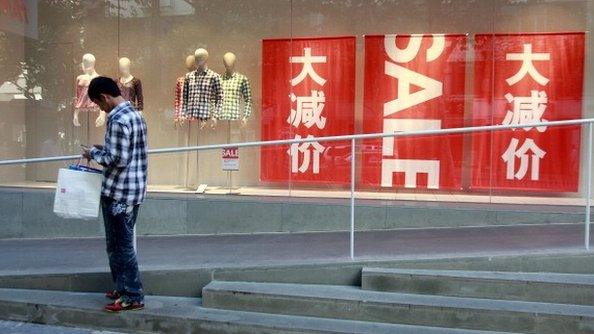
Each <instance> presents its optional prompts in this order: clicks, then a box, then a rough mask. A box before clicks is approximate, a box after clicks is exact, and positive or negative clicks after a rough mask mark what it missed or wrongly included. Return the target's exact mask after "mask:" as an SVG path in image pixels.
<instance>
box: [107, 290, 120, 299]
mask: <svg viewBox="0 0 594 334" xmlns="http://www.w3.org/2000/svg"><path fill="white" fill-rule="evenodd" d="M120 297H121V295H120V293H119V292H118V291H117V290H111V291H107V292H106V293H105V298H108V299H111V300H116V299H119V298H120Z"/></svg>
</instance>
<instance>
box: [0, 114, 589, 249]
mask: <svg viewBox="0 0 594 334" xmlns="http://www.w3.org/2000/svg"><path fill="white" fill-rule="evenodd" d="M583 124H588V135H587V137H586V138H587V140H588V157H587V161H586V165H587V167H586V168H587V171H586V182H587V185H588V186H587V190H586V194H587V195H586V210H585V211H586V212H585V214H586V217H585V221H584V225H585V236H584V244H585V247H586V250H590V212H591V211H590V207H591V204H592V203H591V202H592V136H593V135H592V133H593V131H594V130H593V129H594V118H586V119H574V120H564V121H551V122H538V123H530V124H521V125H519V124H518V125H487V126H473V127H464V128H450V129H438V130H419V131H399V132H392V133H367V134H358V135H342V136H327V137H312V138H300V139H286V140H270V141H256V142H243V143H230V144H216V145H201V146H186V147H170V148H158V149H152V150H149V151H148V153H149V154H165V153H180V152H191V151H205V150H215V149H224V148H231V147H237V148H242V147H259V146H260V147H261V146H274V145H290V144H301V143H311V142H329V141H350V142H351V155H352V159H351V202H350V208H351V212H350V216H351V230H350V256H351V259H354V258H355V167H356V162H355V161H356V155H355V153H356V151H355V146H356V141H357V140H361V139H377V138H387V137H408V136H432V135H445V134H461V133H470V132H479V131H499V130H508V129H521V128H535V127H542V126H546V127H549V126H550V127H553V126H564V125H565V126H566V125H583ZM79 158H80V155H67V156H56V157H42V158H29V159H13V160H2V161H0V166H5V165H16V164H25V163H40V162H51V161H63V160H75V159H79Z"/></svg>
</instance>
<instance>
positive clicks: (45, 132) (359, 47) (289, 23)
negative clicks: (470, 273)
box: [0, 0, 594, 198]
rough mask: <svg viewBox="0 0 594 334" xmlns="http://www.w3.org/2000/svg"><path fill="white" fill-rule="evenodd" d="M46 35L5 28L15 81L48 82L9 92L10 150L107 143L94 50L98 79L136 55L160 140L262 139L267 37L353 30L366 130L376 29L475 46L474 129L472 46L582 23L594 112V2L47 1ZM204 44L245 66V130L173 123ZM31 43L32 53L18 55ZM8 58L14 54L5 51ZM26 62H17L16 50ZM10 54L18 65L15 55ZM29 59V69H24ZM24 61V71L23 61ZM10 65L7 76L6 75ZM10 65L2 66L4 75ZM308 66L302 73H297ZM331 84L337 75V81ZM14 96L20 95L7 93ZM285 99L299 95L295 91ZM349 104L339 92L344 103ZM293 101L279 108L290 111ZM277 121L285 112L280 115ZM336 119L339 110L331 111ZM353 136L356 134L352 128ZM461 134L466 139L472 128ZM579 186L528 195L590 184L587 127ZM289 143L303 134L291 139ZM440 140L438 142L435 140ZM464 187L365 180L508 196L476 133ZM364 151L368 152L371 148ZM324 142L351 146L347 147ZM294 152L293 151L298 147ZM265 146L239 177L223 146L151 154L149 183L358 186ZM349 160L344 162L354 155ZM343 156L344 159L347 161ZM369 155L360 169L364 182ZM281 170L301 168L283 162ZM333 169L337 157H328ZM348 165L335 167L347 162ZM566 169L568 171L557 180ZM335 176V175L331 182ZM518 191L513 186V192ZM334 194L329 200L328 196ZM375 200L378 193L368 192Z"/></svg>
mask: <svg viewBox="0 0 594 334" xmlns="http://www.w3.org/2000/svg"><path fill="white" fill-rule="evenodd" d="M37 10H38V16H37V20H38V36H37V38H31V37H28V36H19V35H18V34H15V33H14V32H1V31H0V37H2V39H1V40H0V41H1V42H2V43H4V44H5V45H7V48H5V47H4V45H3V48H2V49H3V51H0V52H3V53H5V54H7V51H6V50H7V49H10V50H17V51H15V52H14V53H12V54H7V56H10V57H11V58H6V57H4V58H0V63H2V64H0V65H1V66H2V68H4V69H6V70H5V72H6V73H7V74H8V73H11V75H7V77H5V76H4V75H3V76H2V78H1V79H2V80H4V81H16V79H15V77H16V76H18V75H19V74H20V73H22V70H23V69H27V70H28V73H27V75H26V76H25V77H26V78H27V87H28V88H34V87H40V88H41V90H42V93H41V96H42V98H41V99H39V100H34V99H32V98H29V100H27V101H25V100H15V99H8V100H7V101H5V100H6V99H5V100H0V108H2V113H3V114H5V115H8V116H6V117H2V121H0V128H1V129H2V131H1V133H0V143H1V145H2V146H1V147H0V153H1V156H0V159H12V158H21V157H38V156H50V155H65V154H76V153H77V152H79V147H80V145H81V144H85V145H89V144H94V143H100V142H101V141H102V136H103V133H104V131H105V128H104V127H95V118H96V117H97V115H98V114H97V113H84V114H81V117H80V123H81V126H80V127H77V126H74V125H73V123H72V116H73V108H72V101H73V98H74V96H75V79H76V77H77V76H78V75H80V74H81V73H82V72H81V69H80V62H81V58H82V56H83V54H85V53H91V54H93V55H94V56H95V58H96V70H97V72H98V73H99V74H101V75H107V76H110V77H113V78H117V77H118V59H119V58H121V57H127V58H129V59H130V60H131V62H132V74H133V75H134V76H135V77H137V78H139V79H140V80H141V81H142V87H143V94H144V105H145V107H144V110H143V114H144V116H145V118H146V121H147V124H148V129H149V143H150V147H151V148H162V147H177V146H187V145H208V144H221V143H234V142H245V141H259V140H261V139H262V127H263V126H264V125H266V124H267V122H269V119H264V120H263V118H262V113H263V106H262V100H263V81H264V79H263V64H264V63H265V62H266V61H267V59H263V49H262V48H263V40H271V39H289V40H291V39H295V40H298V39H301V38H316V37H338V36H353V37H355V38H356V44H355V45H356V46H355V52H356V53H355V59H356V60H355V64H354V65H355V78H354V79H353V81H354V82H352V83H351V84H352V85H353V86H354V91H355V95H354V111H351V110H349V108H345V110H346V111H345V112H353V113H354V124H353V129H354V131H355V133H363V132H365V131H364V130H365V124H364V117H363V115H364V99H365V96H364V91H365V87H364V81H365V80H364V78H365V36H371V35H385V34H465V35H467V45H468V48H467V50H465V51H466V53H465V55H466V66H465V80H464V87H465V88H464V94H463V96H460V97H459V98H460V99H463V102H464V104H463V105H464V112H463V120H462V121H463V125H464V126H471V125H472V124H473V123H472V121H473V101H474V98H475V85H474V82H475V73H474V63H473V60H474V52H473V48H472V46H473V41H474V37H475V35H477V34H498V33H505V34H507V33H550V32H555V33H557V32H585V54H584V63H585V68H584V74H583V77H584V89H583V104H582V117H583V118H591V117H594V56H593V53H592V52H591V50H593V48H594V37H593V36H592V33H591V32H590V31H591V30H592V27H593V23H594V1H591V0H583V1H563V0H559V1H544V0H541V1H539V0H524V1H516V0H484V1H483V0H481V1H477V0H459V1H458V0H452V1H441V0H439V1H438V0H420V1H396V0H392V1H391V0H374V1H371V0H345V1H333V0H250V1H245V0H222V1H207V0H202V1H201V0H194V1H188V2H186V1H176V0H171V1H156V0H153V1H150V0H136V1H123V0H120V1H115V0H111V1H74V2H68V4H64V3H63V2H59V1H58V2H56V1H39V4H38V8H37ZM198 48H205V49H207V50H208V52H209V54H210V57H209V60H208V66H209V68H210V69H212V70H213V71H215V72H217V73H223V72H224V71H225V68H224V66H223V55H224V54H225V53H226V52H233V53H234V54H235V55H236V56H237V71H238V72H240V73H243V74H244V75H245V76H246V77H247V78H248V79H249V81H250V84H251V90H252V96H253V104H252V106H253V114H252V116H251V117H250V118H249V120H248V122H247V124H246V125H245V126H242V125H241V122H240V121H219V122H218V124H217V125H216V127H215V128H214V129H213V128H210V126H206V127H205V128H203V129H201V128H200V124H199V122H195V121H194V122H185V123H184V124H181V125H177V126H176V124H175V122H174V113H175V111H174V95H175V84H176V80H177V78H179V77H181V76H183V75H184V74H185V73H186V72H187V70H186V69H185V65H184V60H185V58H186V57H187V56H188V55H190V54H193V53H194V51H195V50H196V49H198ZM18 50H21V51H18ZM5 54H3V56H5ZM14 57H16V58H20V62H22V63H20V62H15V61H14V60H15V58H14ZM9 59H10V61H9ZM20 64H23V65H20ZM15 68H18V70H14V69H15ZM9 69H10V70H11V71H8V70H9ZM3 71H4V70H3ZM296 75H297V73H291V75H290V76H287V78H286V80H287V81H290V80H291V79H292V78H293V77H295V76H296ZM329 80H331V79H329ZM4 96H10V94H8V95H6V94H5V95H4ZM287 98H288V97H287ZM339 102H340V101H339ZM289 114H290V110H287V111H286V113H285V114H279V115H278V117H279V118H283V119H285V118H287V117H288V116H289ZM275 117H276V116H275ZM328 121H329V122H331V121H332V119H329V120H328ZM345 134H346V133H345ZM461 137H462V136H461ZM581 137H582V138H581V148H580V150H581V154H580V157H581V158H580V163H581V168H580V169H579V173H580V177H579V184H580V185H579V188H578V190H577V191H576V192H567V193H565V192H564V193H561V194H560V193H555V192H553V191H550V192H539V193H532V192H523V193H521V195H523V196H524V195H525V196H553V197H557V196H563V197H570V198H573V197H575V198H577V197H580V196H582V194H583V193H584V189H585V182H584V180H585V175H586V166H585V165H584V164H585V157H586V155H587V142H586V131H582V133H581ZM291 138H293V137H292V136H291ZM437 140H439V139H437ZM463 143H464V144H463V145H464V148H463V155H462V156H463V158H462V159H463V161H460V163H461V164H462V166H463V168H462V169H463V170H462V172H461V173H462V176H461V183H462V187H460V188H459V189H456V190H451V189H449V190H447V191H445V190H444V191H440V190H427V189H423V187H419V189H404V188H403V187H392V188H388V189H385V188H381V187H368V186H365V185H363V184H360V183H358V185H357V187H358V189H359V190H361V191H365V192H368V193H372V194H373V193H378V198H381V196H380V194H385V193H391V192H394V193H407V192H411V193H423V192H433V193H441V194H451V193H456V194H476V195H480V196H487V197H488V196H490V195H509V194H510V192H509V191H507V192H506V191H501V190H497V191H495V190H490V189H488V190H486V191H485V189H482V190H481V191H477V190H474V189H471V187H470V184H471V172H470V169H471V168H472V165H473V163H472V161H471V156H472V154H473V152H472V147H473V146H472V136H471V135H465V136H463ZM360 144H361V143H359V146H358V147H357V150H358V152H359V153H358V157H359V156H360V155H361V156H362V155H363V154H362V150H365V149H366V147H365V146H364V145H360ZM326 146H327V148H335V149H336V150H337V151H338V150H340V149H341V147H339V145H338V144H330V143H328V144H326ZM287 149H288V147H285V148H284V150H287ZM261 153H262V151H261V150H260V149H259V148H250V149H242V150H240V170H239V171H238V172H233V173H231V174H229V173H228V172H225V171H223V170H222V168H221V152H220V150H214V151H208V152H206V151H203V152H198V153H190V154H167V155H154V156H152V157H151V160H150V174H149V183H150V185H151V189H157V190H167V191H183V190H185V189H195V188H196V187H197V186H198V185H199V184H208V185H209V189H211V190H216V189H218V188H222V189H227V188H229V187H231V188H233V189H232V191H233V192H235V193H241V192H242V190H241V189H244V188H246V189H247V188H250V189H260V190H259V191H257V193H258V194H261V195H266V194H267V193H269V194H274V193H275V190H279V189H280V190H287V189H291V190H303V189H308V190H315V191H316V192H315V194H320V193H323V192H328V194H332V192H334V191H337V190H348V189H349V188H348V185H344V184H337V183H336V182H296V181H295V182H294V181H293V180H292V176H291V175H292V174H290V173H289V175H290V176H289V178H288V179H286V180H282V181H276V182H270V181H268V180H264V179H263V178H262V174H261V170H262V168H263V166H261ZM349 159H350V158H347V159H346V160H344V159H343V161H342V163H344V162H345V161H347V163H348V161H350V160H349ZM336 163H337V164H338V163H340V162H336ZM361 163H362V160H361V159H360V160H359V164H358V166H357V175H358V179H361V173H362V169H363V167H362V165H361ZM63 165H64V163H52V164H39V165H26V166H16V167H1V168H0V176H1V181H0V183H2V184H11V185H15V184H20V185H27V186H35V185H38V184H45V182H53V181H55V178H56V175H57V168H58V167H60V166H63ZM277 167H278V168H279V169H286V170H287V171H288V170H290V168H291V166H290V165H288V164H287V165H286V166H285V165H284V164H281V165H279V166H277ZM326 168H328V166H326ZM336 168H338V167H336ZM557 176H558V177H563V175H557ZM330 181H333V180H330ZM515 194H516V193H513V195H515ZM330 196H331V195H330ZM368 197H370V198H373V195H368Z"/></svg>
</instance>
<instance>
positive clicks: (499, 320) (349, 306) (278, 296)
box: [202, 281, 594, 334]
mask: <svg viewBox="0 0 594 334" xmlns="http://www.w3.org/2000/svg"><path fill="white" fill-rule="evenodd" d="M202 293H203V306H204V307H208V308H216V309H227V310H237V311H247V310H249V311H252V312H263V313H275V314H289V315H301V316H315V317H327V318H339V319H351V320H360V321H373V322H382V323H399V324H409V325H419V326H434V327H447V328H466V329H477V330H492V331H508V332H521V333H538V334H559V333H572V334H592V333H593V331H594V307H592V306H583V305H566V304H547V303H535V302H523V301H502V300H490V299H476V298H460V297H446V296H428V295H414V294H403V293H390V292H377V291H366V290H362V289H360V288H357V287H350V286H331V285H305V284H280V283H251V282H222V281H213V282H211V283H210V284H208V285H207V286H206V287H205V288H204V289H203V292H202Z"/></svg>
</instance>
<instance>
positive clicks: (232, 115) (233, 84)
mask: <svg viewBox="0 0 594 334" xmlns="http://www.w3.org/2000/svg"><path fill="white" fill-rule="evenodd" d="M236 61H237V57H236V56H235V54H233V53H231V52H227V53H226V54H225V55H224V56H223V64H224V65H225V73H223V74H222V75H221V81H222V84H223V108H222V114H221V117H220V119H223V120H227V121H237V120H240V119H241V126H242V127H244V126H245V125H246V124H247V121H248V119H249V117H250V116H251V114H252V91H251V88H250V82H249V80H248V78H247V77H246V76H245V75H243V74H241V73H237V72H236V71H235V63H236ZM240 98H243V102H244V108H243V112H241V110H240V105H241V101H240Z"/></svg>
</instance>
